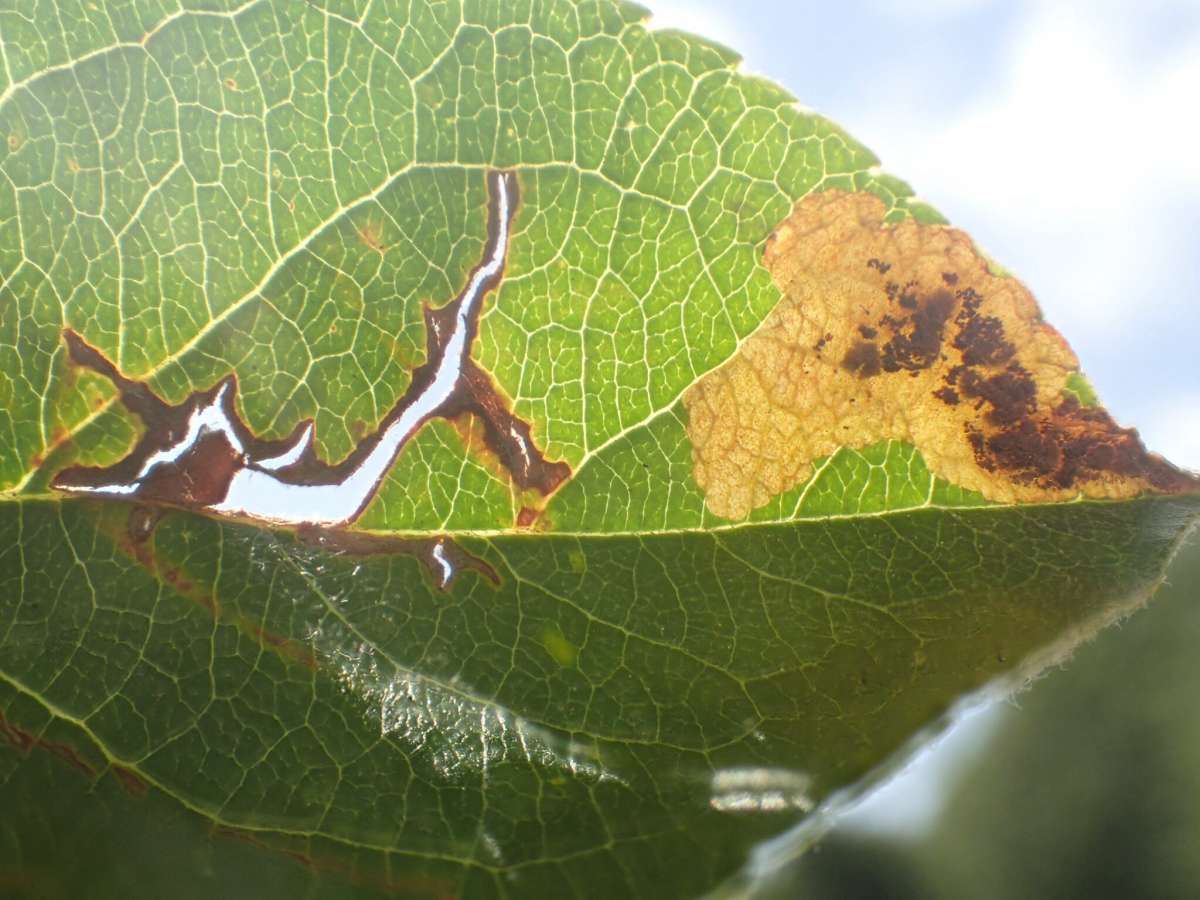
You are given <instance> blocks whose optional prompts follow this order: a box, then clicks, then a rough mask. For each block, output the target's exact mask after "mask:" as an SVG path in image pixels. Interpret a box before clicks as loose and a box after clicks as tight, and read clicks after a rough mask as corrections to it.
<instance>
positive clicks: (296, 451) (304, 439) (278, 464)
mask: <svg viewBox="0 0 1200 900" xmlns="http://www.w3.org/2000/svg"><path fill="white" fill-rule="evenodd" d="M312 430H313V427H312V423H311V422H309V423H308V427H307V428H305V429H304V431H302V432H300V436H299V437H298V438H296V443H294V444H292V446H290V447H288V448H287V449H286V450H284V451H283V452H282V453H280V454H279V455H278V456H272V457H270V458H268V459H256V460H255V461H254V464H255V465H256V466H258V467H259V468H260V469H271V470H275V469H286V468H287V467H288V466H290V465H291V464H292V463H294V462H296V461H297V460H298V459H300V457H301V456H303V455H304V449H305V448H306V447H307V446H308V442H309V439H310V438H311V437H312Z"/></svg>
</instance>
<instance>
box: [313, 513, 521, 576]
mask: <svg viewBox="0 0 1200 900" xmlns="http://www.w3.org/2000/svg"><path fill="white" fill-rule="evenodd" d="M296 536H297V537H298V538H299V539H300V540H301V541H303V542H304V543H306V544H308V545H309V546H311V547H319V548H320V549H322V550H328V551H331V552H333V553H339V554H344V555H346V556H396V555H403V556H412V557H414V558H416V559H417V560H419V561H420V562H421V563H422V564H423V565H424V566H425V569H426V571H428V572H429V575H430V577H431V578H432V579H433V581H434V584H436V585H437V587H438V589H439V590H442V591H444V590H447V589H448V588H449V587H450V585H451V583H452V582H453V581H454V579H455V578H456V577H457V576H458V574H459V573H460V572H462V571H464V570H470V571H473V572H476V573H478V574H479V575H482V576H483V577H484V578H486V579H487V580H488V581H490V582H491V583H492V584H493V585H495V586H497V587H499V586H500V575H499V574H498V573H497V572H496V570H495V569H494V568H492V566H491V564H490V563H488V562H487V561H486V560H484V559H480V558H479V557H478V556H475V555H474V554H472V553H468V552H467V551H466V550H464V549H463V548H462V547H461V546H460V545H459V544H458V543H457V542H455V541H453V540H451V539H450V538H443V537H435V538H403V537H394V536H392V535H388V534H371V533H369V532H363V531H344V530H341V529H336V528H320V527H318V526H314V525H302V526H300V528H298V529H297V530H296Z"/></svg>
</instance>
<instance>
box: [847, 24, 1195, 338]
mask: <svg viewBox="0 0 1200 900" xmlns="http://www.w3.org/2000/svg"><path fill="white" fill-rule="evenodd" d="M1123 43H1124V36H1123V34H1122V19H1121V17H1120V16H1117V15H1114V16H1109V15H1099V14H1096V13H1095V11H1094V9H1093V10H1092V11H1089V10H1088V8H1087V7H1086V6H1083V5H1080V4H1076V3H1056V4H1035V5H1033V6H1032V8H1031V10H1030V13H1029V14H1028V16H1027V18H1026V19H1025V20H1024V22H1023V23H1022V26H1021V27H1020V28H1019V29H1018V31H1017V32H1016V36H1015V39H1014V40H1013V43H1012V45H1011V46H1010V47H1009V48H1008V51H1007V54H1006V55H1007V60H1006V62H1005V64H1004V68H1003V72H1002V75H1001V78H1000V79H999V81H998V83H997V84H996V85H995V87H994V88H993V89H992V90H991V91H990V92H985V93H982V94H979V95H977V96H976V97H975V99H974V100H973V101H972V103H971V107H970V108H969V109H967V110H965V111H964V112H962V113H961V114H960V115H958V116H956V117H947V116H946V115H945V112H944V111H943V110H939V109H935V108H930V107H929V106H923V105H922V103H921V99H920V98H919V97H918V98H910V99H908V100H907V101H905V100H901V99H900V98H898V97H895V98H890V99H895V100H899V103H897V104H895V105H894V106H893V107H892V108H891V109H887V108H879V107H877V108H876V109H875V110H873V111H872V112H868V114H867V118H876V119H877V120H878V121H879V125H878V127H877V128H871V130H872V131H877V132H878V133H879V134H880V135H885V136H886V137H887V146H886V147H884V148H882V149H883V152H884V155H885V163H886V164H887V166H888V168H889V169H892V170H894V171H897V172H900V173H902V174H903V175H904V176H905V177H907V178H909V179H910V180H911V181H912V182H913V183H914V184H915V185H916V186H917V187H918V189H920V188H921V186H923V185H927V186H929V191H928V193H929V194H931V195H932V196H930V199H931V200H933V202H935V204H936V205H939V206H941V207H943V208H944V209H946V210H947V211H948V212H949V213H950V214H951V217H952V218H953V219H955V220H964V219H966V220H974V221H983V222H989V223H992V225H991V227H990V228H989V229H987V230H986V231H985V235H984V243H985V245H986V244H987V243H988V241H987V237H986V235H987V233H988V232H990V233H992V234H996V235H1001V234H1008V235H1011V236H1012V238H1011V239H1009V240H1005V241H1004V243H1005V244H1006V245H1011V246H1013V247H1017V246H1020V245H1024V249H1026V250H1029V249H1031V248H1032V249H1033V252H1031V253H1022V254H1021V255H1022V257H1023V258H1024V257H1026V256H1032V257H1034V258H1035V265H1034V267H1033V268H1032V269H1031V268H1030V267H1029V266H1027V265H1015V264H1014V266H1013V267H1014V268H1015V269H1016V270H1017V271H1019V272H1021V273H1022V274H1023V275H1024V276H1025V277H1026V278H1027V279H1029V280H1030V281H1033V280H1034V276H1035V275H1036V276H1037V278H1038V280H1039V281H1042V279H1043V278H1044V279H1045V280H1044V281H1042V284H1043V285H1044V286H1045V287H1048V288H1049V289H1050V291H1049V293H1050V296H1043V298H1042V299H1043V301H1044V302H1045V303H1046V304H1047V305H1048V307H1050V310H1049V311H1050V312H1051V317H1052V318H1055V315H1054V313H1055V312H1061V313H1063V314H1064V315H1065V316H1067V317H1068V318H1070V319H1072V320H1077V321H1072V322H1066V321H1062V316H1059V317H1058V321H1059V322H1060V324H1062V325H1063V326H1064V330H1066V331H1067V332H1068V334H1071V333H1078V331H1077V329H1079V328H1087V329H1090V328H1102V329H1105V330H1111V329H1119V328H1121V327H1124V326H1125V325H1126V324H1127V322H1128V321H1129V320H1130V318H1131V317H1135V316H1137V315H1138V312H1139V308H1140V307H1141V305H1142V304H1144V303H1145V302H1146V301H1147V298H1145V297H1144V296H1139V294H1138V291H1137V290H1136V288H1137V285H1139V284H1141V283H1144V281H1145V276H1146V275H1147V274H1148V273H1147V272H1146V271H1144V269H1145V268H1146V266H1145V265H1144V264H1145V263H1150V264H1153V263H1155V262H1156V259H1155V257H1156V250H1155V248H1156V247H1159V246H1163V245H1164V244H1170V243H1173V242H1174V240H1173V236H1172V235H1171V234H1170V230H1171V228H1172V222H1171V221H1170V213H1169V211H1167V210H1164V209H1162V207H1163V206H1164V204H1165V203H1167V202H1168V201H1169V202H1171V203H1176V204H1177V203H1178V198H1179V196H1180V195H1181V194H1183V195H1189V196H1192V197H1195V198H1200V162H1198V158H1197V151H1196V147H1197V145H1198V144H1200V119H1198V118H1197V117H1196V116H1195V115H1194V114H1192V113H1191V112H1190V110H1192V109H1194V107H1195V104H1196V98H1197V97H1198V96H1200V39H1197V40H1195V41H1193V42H1191V44H1190V45H1183V46H1178V47H1176V48H1175V50H1174V52H1172V53H1171V54H1169V55H1166V56H1162V57H1160V58H1158V59H1155V60H1151V61H1147V60H1145V59H1144V58H1142V59H1140V60H1138V59H1131V57H1135V56H1136V54H1131V53H1128V52H1126V50H1127V48H1126V47H1125V46H1123ZM901 81H903V79H901ZM877 149H880V148H877ZM1038 245H1040V249H1039V247H1038ZM1072 247H1078V248H1081V250H1080V252H1078V253H1077V254H1076V255H1075V256H1074V258H1072V259H1069V264H1068V265H1063V261H1062V259H1061V255H1062V254H1064V253H1065V254H1067V255H1068V257H1069V258H1070V257H1071V256H1072ZM1082 248H1086V249H1082ZM989 249H991V250H993V251H995V252H996V253H997V255H998V256H1000V257H1001V261H1002V262H1010V260H1008V259H1006V258H1005V256H1004V255H1003V254H1002V251H1003V250H1005V249H1007V248H1006V247H989ZM1098 250H1099V251H1100V252H1097V251H1098ZM1039 256H1040V257H1041V259H1040V260H1038V259H1037V257H1039ZM1056 273H1061V274H1059V277H1058V278H1056V277H1055V274H1056ZM1064 276H1065V278H1066V279H1067V281H1068V282H1069V283H1064V281H1063V278H1064ZM1072 325H1073V326H1075V328H1074V329H1072V328H1070V327H1069V326H1072Z"/></svg>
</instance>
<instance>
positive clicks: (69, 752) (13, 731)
mask: <svg viewBox="0 0 1200 900" xmlns="http://www.w3.org/2000/svg"><path fill="white" fill-rule="evenodd" d="M0 738H3V739H4V740H6V741H8V743H9V744H11V745H12V746H13V747H14V748H15V749H16V750H17V751H18V752H20V753H26V754H27V753H30V752H31V751H33V750H44V751H46V752H47V753H50V754H52V755H53V756H57V757H58V758H59V759H61V760H62V761H63V762H65V763H66V764H67V765H69V766H70V767H71V768H73V769H75V770H76V771H77V772H80V773H82V774H83V775H84V776H86V777H87V778H95V777H96V769H95V767H94V766H93V765H92V764H91V763H89V762H88V761H87V760H86V759H84V758H83V757H82V756H81V755H80V754H79V751H78V750H76V749H75V748H74V747H72V746H71V745H70V744H64V743H62V742H61V741H52V740H49V739H47V738H44V737H41V736H40V735H36V734H34V733H33V732H31V731H27V730H25V729H24V728H21V727H20V726H18V725H14V724H13V723H12V722H10V721H8V719H6V718H5V717H4V714H3V713H0Z"/></svg>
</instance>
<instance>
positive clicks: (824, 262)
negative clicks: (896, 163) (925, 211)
mask: <svg viewBox="0 0 1200 900" xmlns="http://www.w3.org/2000/svg"><path fill="white" fill-rule="evenodd" d="M885 212H886V208H885V206H884V204H883V201H881V200H880V199H879V198H877V197H875V196H874V195H872V194H868V193H854V194H849V193H843V192H839V191H828V192H824V193H820V194H813V195H809V196H808V197H805V198H804V199H803V200H801V201H800V202H799V203H798V204H797V205H796V208H795V210H794V211H793V212H792V214H791V216H790V217H789V218H788V219H787V220H785V221H784V223H783V224H782V225H780V227H779V228H778V229H777V230H776V231H775V233H774V234H773V235H772V236H771V238H770V240H769V241H768V243H767V248H766V252H765V255H764V264H765V265H766V267H767V269H768V270H769V271H770V272H771V275H772V276H773V278H774V280H775V283H776V285H777V286H778V287H779V289H780V291H782V293H783V297H782V299H781V300H780V302H779V304H778V305H777V306H776V308H775V309H774V310H773V311H772V312H771V314H770V315H769V316H768V317H767V319H766V320H765V321H764V322H763V324H762V326H761V327H760V328H759V329H758V330H757V331H756V332H755V333H754V334H753V335H751V336H750V337H749V338H748V339H747V340H746V342H745V343H744V344H743V345H742V347H741V349H740V350H739V351H738V353H737V354H736V355H735V356H734V357H733V358H732V359H730V360H729V362H728V363H726V364H725V365H724V366H722V367H721V368H719V369H717V370H716V371H714V372H711V373H709V374H708V375H706V376H705V377H704V378H702V379H700V381H698V382H697V383H696V384H695V385H694V386H693V387H692V388H691V389H689V390H688V391H687V393H685V394H684V397H683V402H684V406H685V408H686V409H687V413H688V436H689V437H690V438H691V442H692V447H693V450H692V459H693V462H694V465H695V477H696V481H697V482H698V483H699V485H700V487H701V488H702V489H703V491H704V494H705V501H706V503H707V505H708V508H709V509H710V510H711V511H712V512H713V513H715V514H716V515H719V516H722V517H725V518H729V519H741V518H744V517H745V516H747V515H748V514H749V513H750V512H751V510H753V509H755V508H756V507H759V506H762V505H763V504H765V503H767V502H768V501H769V500H770V499H771V498H772V497H775V496H776V495H778V494H780V493H782V492H784V491H786V490H789V489H790V488H793V487H795V486H796V485H799V484H802V483H803V482H804V481H806V480H807V479H808V478H809V477H810V476H811V475H812V471H813V467H812V462H813V460H814V459H818V458H820V457H823V456H827V455H829V454H831V453H833V452H834V451H836V450H838V449H839V448H842V447H849V448H861V447H867V446H869V445H871V444H874V443H877V442H879V441H882V440H888V439H896V440H902V441H907V442H909V443H912V444H914V445H915V446H916V447H917V448H918V449H919V450H920V451H921V453H922V455H923V456H924V458H925V461H926V463H927V465H928V466H929V469H930V470H931V471H932V472H933V473H934V474H936V475H939V476H941V477H942V478H944V479H946V480H947V481H950V482H952V483H953V484H956V485H960V486H961V487H964V488H969V489H971V490H975V491H979V492H980V493H981V494H983V495H984V496H985V497H987V498H988V499H990V500H996V501H1025V502H1036V501H1049V500H1066V499H1070V498H1074V497H1077V496H1079V495H1081V494H1082V495H1084V496H1087V497H1110V498H1118V497H1129V496H1133V495H1135V494H1138V493H1141V492H1143V491H1146V490H1157V491H1166V492H1178V491H1185V490H1195V489H1196V486H1197V481H1196V479H1195V478H1194V477H1192V476H1190V475H1188V474H1186V473H1184V472H1181V471H1179V470H1178V469H1176V468H1174V467H1173V466H1171V465H1170V464H1169V463H1167V462H1166V461H1165V460H1163V459H1162V458H1161V457H1158V456H1156V455H1154V454H1150V453H1147V452H1146V450H1145V448H1144V447H1143V446H1142V444H1141V441H1140V440H1139V439H1138V436H1137V432H1136V431H1134V430H1132V429H1125V428H1121V427H1119V426H1117V425H1116V424H1115V423H1114V422H1113V420H1112V419H1111V418H1110V417H1109V416H1108V414H1107V413H1106V412H1104V411H1103V410H1101V409H1090V408H1084V407H1081V406H1080V405H1079V403H1078V402H1077V401H1076V400H1075V399H1074V398H1073V397H1072V396H1070V395H1069V394H1065V393H1064V392H1063V388H1064V386H1065V385H1066V382H1067V377H1068V376H1069V375H1070V374H1071V373H1073V372H1077V371H1078V369H1079V363H1078V360H1077V359H1076V358H1075V354H1074V353H1072V352H1071V348H1070V347H1068V346H1067V343H1066V341H1064V340H1063V338H1062V337H1061V335H1059V333H1058V332H1057V331H1055V330H1054V329H1053V328H1052V327H1051V326H1050V325H1048V324H1046V323H1045V322H1043V321H1042V319H1041V314H1040V312H1039V310H1038V306H1037V303H1036V301H1035V300H1034V299H1033V296H1032V295H1031V294H1030V293H1029V291H1028V290H1027V289H1026V288H1025V287H1024V285H1022V284H1021V283H1020V282H1019V281H1017V280H1016V279H1014V278H1010V277H1007V276H1003V275H997V274H993V272H992V271H991V270H990V269H989V267H988V265H987V262H986V261H985V260H984V258H983V257H981V256H980V254H979V253H978V251H977V250H976V249H975V245H974V243H973V242H972V241H971V239H970V237H968V236H967V235H966V234H965V233H964V232H962V231H959V230H957V229H954V228H949V227H946V226H943V225H926V224H921V223H918V222H915V221H912V220H906V221H903V222H899V223H897V224H893V225H885V224H884V223H883V217H884V214H885Z"/></svg>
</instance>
